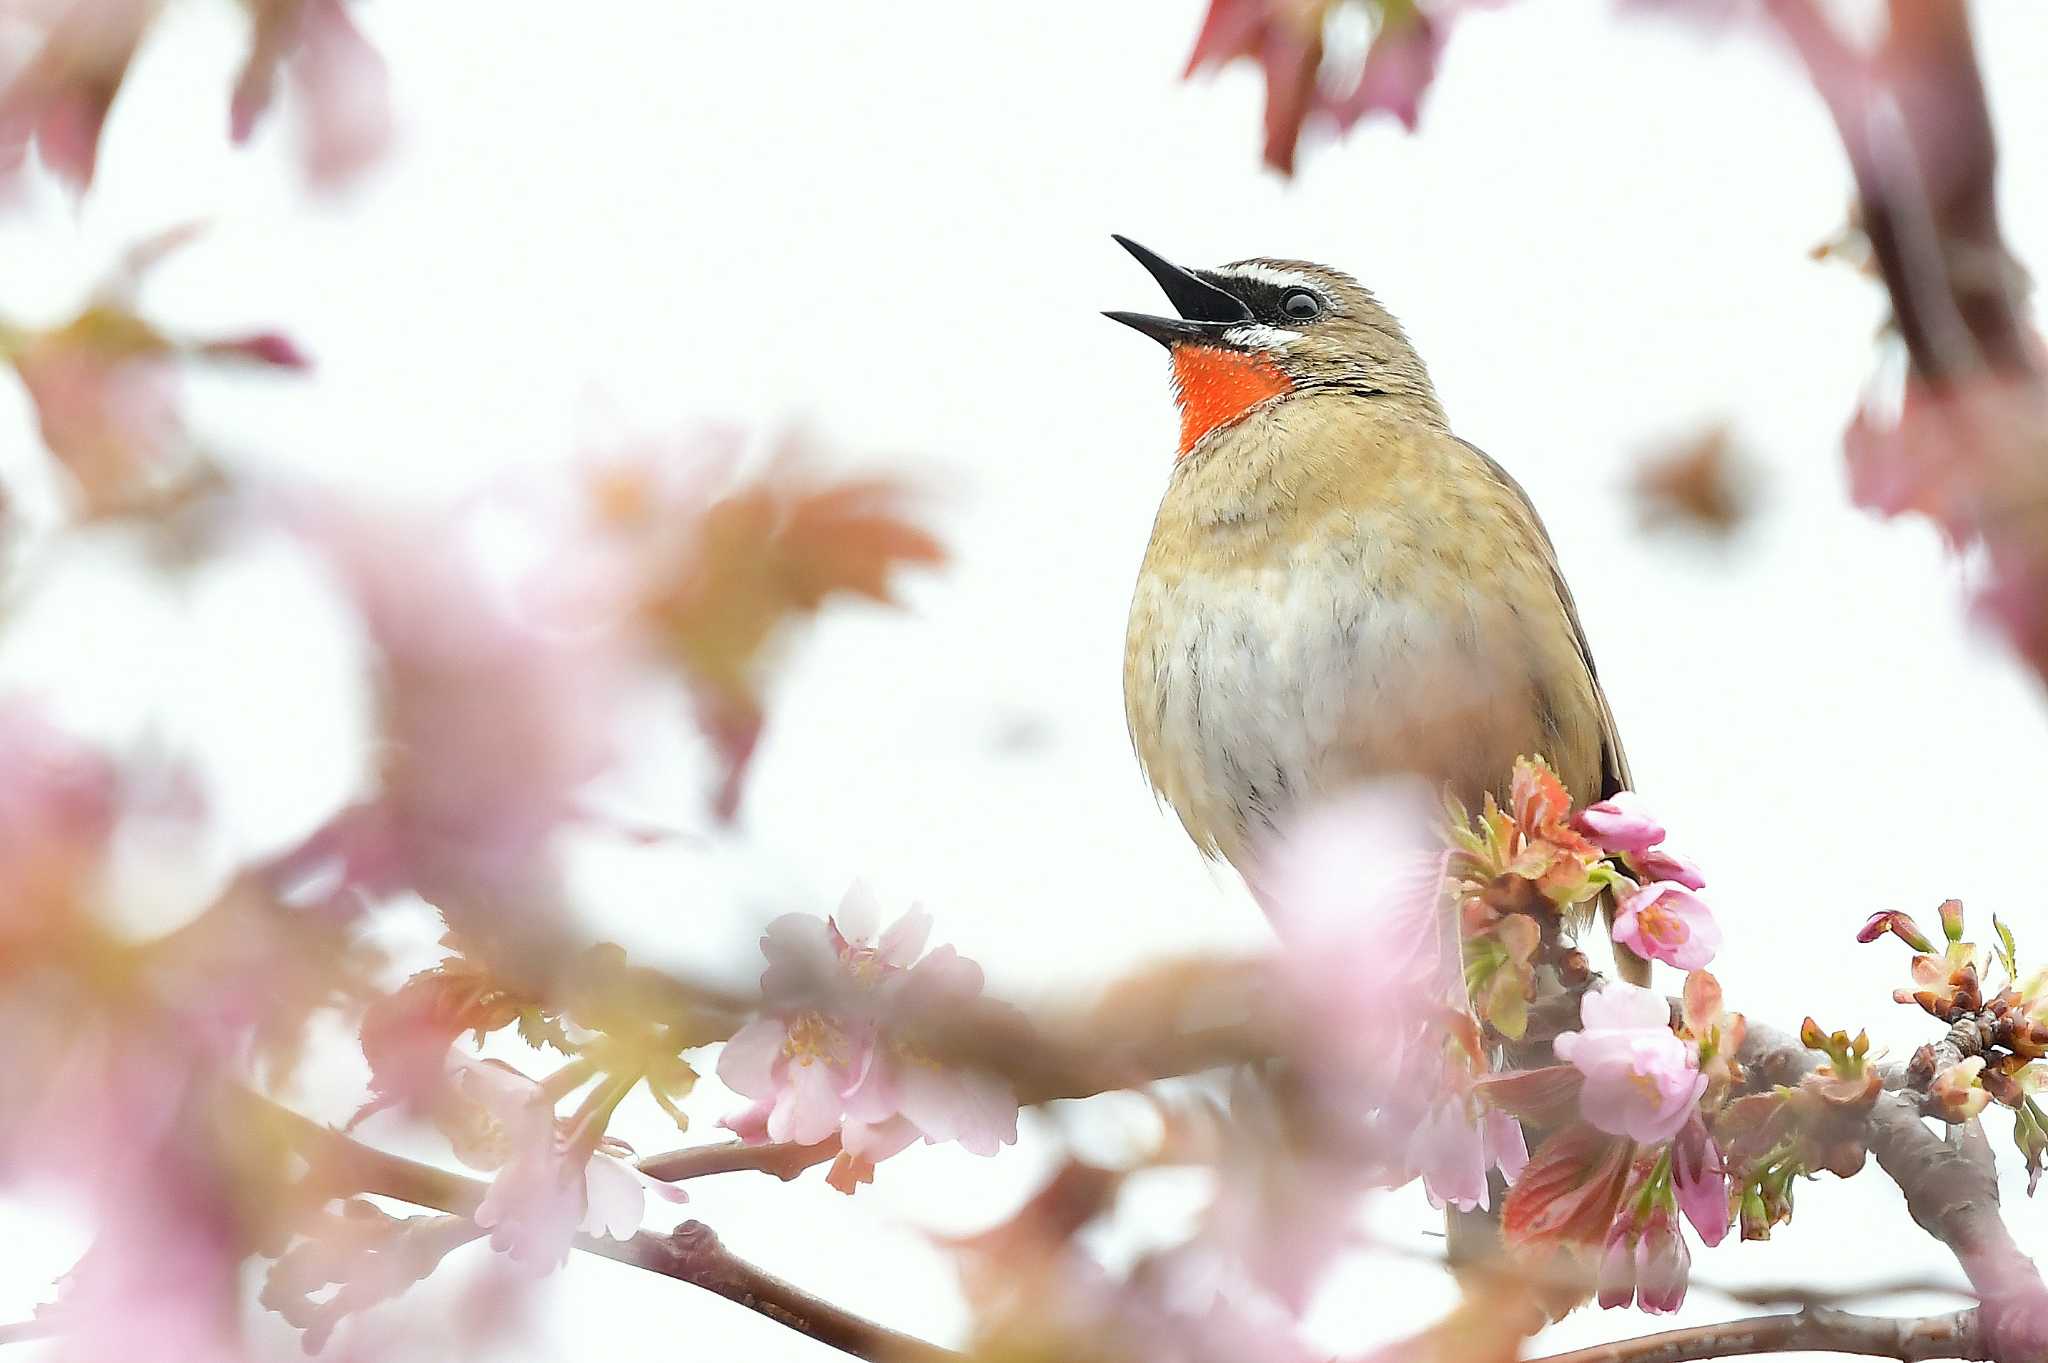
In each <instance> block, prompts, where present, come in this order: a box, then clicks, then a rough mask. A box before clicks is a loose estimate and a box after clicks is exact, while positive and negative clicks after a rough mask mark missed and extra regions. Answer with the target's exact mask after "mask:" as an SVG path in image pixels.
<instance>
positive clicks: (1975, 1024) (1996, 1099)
mask: <svg viewBox="0 0 2048 1363" xmlns="http://www.w3.org/2000/svg"><path fill="white" fill-rule="evenodd" d="M1940 918H1941V932H1942V937H1943V939H1944V945H1943V946H1942V947H1941V949H1940V951H1939V954H1937V952H1936V948H1935V945H1934V943H1933V941H1932V939H1930V938H1929V937H1928V935H1927V934H1926V933H1925V932H1923V931H1922V930H1921V928H1920V925H1919V924H1918V923H1916V922H1914V921H1913V919H1912V918H1911V917H1909V916H1908V915H1906V914H1904V913H1899V912H1896V911H1892V912H1886V913H1878V914H1872V915H1871V917H1870V921H1869V922H1867V923H1865V924H1864V925H1863V928H1862V930H1861V931H1860V932H1858V933H1857V940H1858V941H1863V942H1874V941H1876V940H1877V939H1878V938H1879V937H1884V936H1892V937H1897V938H1898V939H1899V940H1901V941H1903V942H1905V943H1906V944H1907V945H1908V946H1910V947H1912V948H1913V950H1914V952H1915V953H1916V954H1915V955H1914V957H1913V964H1912V971H1913V986H1914V987H1913V988H1911V989H1901V990H1898V991H1896V992H1895V993H1894V994H1893V997H1894V998H1895V999H1897V1000H1898V1001H1899V1002H1900V1003H1906V1004H1913V1005H1915V1006H1917V1007H1919V1008H1920V1009H1921V1010H1922V1011H1924V1012H1926V1013H1927V1014H1928V1015H1929V1016H1931V1017H1933V1018H1935V1019H1937V1020H1938V1021H1941V1022H1943V1023H1946V1024H1947V1025H1948V1034H1947V1036H1945V1037H1944V1038H1943V1039H1942V1041H1941V1043H1940V1044H1939V1045H1929V1046H1922V1047H1921V1048H1920V1049H1919V1050H1918V1051H1917V1052H1915V1053H1914V1056H1913V1060H1912V1063H1911V1065H1910V1066H1909V1067H1908V1069H1907V1074H1908V1076H1909V1078H1910V1079H1911V1080H1912V1082H1913V1084H1914V1086H1915V1087H1916V1088H1918V1089H1920V1090H1921V1091H1922V1092H1924V1093H1925V1095H1926V1102H1925V1110H1926V1112H1927V1113H1928V1115H1930V1116H1935V1117H1940V1118H1941V1119H1943V1120H1944V1121H1948V1122H1966V1121H1969V1120H1971V1119H1972V1118H1974V1117H1976V1116H1977V1115H1978V1114H1980V1113H1981V1112H1983V1111H1984V1109H1985V1108H1987V1107H1989V1106H1990V1105H1991V1104H1993V1103H1997V1104H1999V1105H2001V1106H2004V1107H2007V1108H2010V1109H2012V1111H2013V1113H2014V1114H2015V1121H2014V1126H2013V1140H2014V1143H2015V1144H2016V1145H2017V1146H2018V1147H2019V1150H2020V1154H2021V1156H2022V1157H2023V1158H2024V1159H2025V1160H2026V1164H2027V1190H2028V1191H2029V1192H2032V1191H2033V1190H2034V1188H2035V1186H2036V1185H2038V1183H2039V1182H2040V1178H2041V1170H2042V1166H2043V1164H2044V1162H2048V1111H2044V1109H2043V1107H2042V1104H2041V1094H2042V1093H2043V1092H2048V1061H2044V1057H2048V968H2044V969H2040V970H2036V971H2035V972H2034V973H2033V974H2032V975H2030V976H2027V977H2025V978H2022V977H2021V975H2020V970H2019V953H2018V949H2017V947H2016V945H2015V944H2014V942H2013V936H2012V931H2011V930H2010V929H2009V928H2007V927H2006V926H2005V924H2003V923H2001V922H1999V921H1998V920H1997V919H1996V918H1993V919H1992V930H1993V936H1994V938H1995V941H1994V944H1993V945H1992V947H1991V948H1990V949H1989V950H1988V951H1987V950H1986V949H1985V948H1983V947H1980V946H1978V945H1976V944H1974V943H1972V942H1968V941H1965V940H1964V938H1963V931H1964V928H1963V906H1962V902H1961V901H1960V900H1955V899H1951V900H1948V901H1947V902H1946V903H1944V904H1943V905H1942V906H1941V909H1940ZM1994 966H1995V967H1996V968H1997V969H1998V970H1999V971H2000V972H2001V973H2002V974H2003V976H2004V984H2003V986H2002V987H2001V988H2000V989H1999V990H1998V991H1997V992H1996V993H1994V994H1990V995H1988V996H1987V994H1986V989H1985V982H1984V981H1985V976H1986V975H1987V974H1988V973H1990V971H1991V970H1992V968H1993V967H1994Z"/></svg>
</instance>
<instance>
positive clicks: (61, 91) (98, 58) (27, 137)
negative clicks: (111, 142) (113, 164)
mask: <svg viewBox="0 0 2048 1363" xmlns="http://www.w3.org/2000/svg"><path fill="white" fill-rule="evenodd" d="M15 9H18V10H19V11H20V12H21V17H23V18H28V19H30V20H31V21H32V22H33V21H34V20H36V19H40V20H41V29H40V32H39V33H38V34H37V39H39V41H37V42H36V43H35V46H34V51H33V55H31V56H30V57H29V58H28V59H27V60H26V61H25V62H24V63H22V65H20V66H19V67H16V68H13V69H11V70H9V69H6V68H0V183H4V182H5V181H6V180H7V179H8V178H9V177H10V176H12V175H14V174H15V173H17V172H18V171H19V170H20V168H21V165H22V163H23V161H24V160H25V158H26V157H27V154H28V148H29V146H30V144H31V143H33V144H34V145H35V147H36V148H37V149H38V150H39V151H40V152H41V153H42V158H43V164H44V165H45V166H46V167H48V168H49V170H50V173H51V174H53V175H55V176H56V177H57V178H58V179H59V180H61V181H63V182H64V184H65V185H66V186H68V187H69V188H71V189H73V190H76V191H83V190H84V189H85V188H87V187H88V186H89V185H91V183H92V177H93V170H94V168H95V167H96V165H97V164H98V161H99V145H100V131H101V129H102V128H103V127H104V126H105V124H106V120H107V110H108V108H109V107H111V106H112V104H113V102H114V95H115V93H116V92H117V91H119V89H120V88H121V82H122V80H123V79H125V78H126V76H127V74H128V64H129V63H130V62H131V61H133V60H134V57H135V49H136V47H137V45H138V44H139V43H140V42H141V41H142V35H143V31H144V30H145V29H147V28H148V27H149V24H150V21H151V20H152V19H154V18H155V17H156V9H157V6H156V4H155V3H153V0H57V3H51V4H44V5H40V6H36V7H34V8H33V9H32V8H31V7H29V6H18V7H13V8H11V9H10V17H13V14H14V11H15ZM38 11H40V13H38Z"/></svg>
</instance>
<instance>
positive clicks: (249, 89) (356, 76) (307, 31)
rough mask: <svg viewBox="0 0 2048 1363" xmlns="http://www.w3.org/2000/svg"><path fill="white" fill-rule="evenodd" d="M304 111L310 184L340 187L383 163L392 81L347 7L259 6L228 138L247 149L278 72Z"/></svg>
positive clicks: (274, 1)
mask: <svg viewBox="0 0 2048 1363" xmlns="http://www.w3.org/2000/svg"><path fill="white" fill-rule="evenodd" d="M280 70H282V71H283V72H284V74H285V76H286V78H287V80H288V81H289V82H290V84H291V92H292V97H293V99H294V101H295V103H296V104H297V112H298V115H299V133H300V138H299V140H300V147H301V155H302V157H303V160H304V163H305V167H306V175H307V178H308V179H310V180H311V181H312V182H313V183H314V184H316V185H321V186H333V185H337V184H340V183H342V182H343V181H346V180H348V179H351V178H353V177H354V176H356V175H357V174H359V173H360V172H362V171H363V170H364V169H365V168H366V167H368V166H369V165H370V164H371V163H373V162H374V161H376V160H377V158H378V157H380V156H381V155H383V153H384V151H385V149H386V147H387V146H388V144H389V143H390V140H391V107H390V90H389V85H390V77H389V75H388V73H387V72H386V71H385V68H384V60H383V58H381V57H379V56H378V55H377V51H376V49H375V48H373V47H371V46H370V44H369V43H368V42H367V41H365V40H364V38H363V35H362V33H361V31H360V30H358V29H357V28H356V26H355V22H354V20H352V19H351V18H350V17H349V12H348V7H347V5H346V4H344V3H343V0H254V3H252V4H251V6H250V40H249V55H248V57H247V58H246V60H245V61H244V62H243V65H242V70H241V74H240V75H239V76H237V77H236V80H235V90H234V98H233V101H232V103H231V105H230V108H229V119H228V123H229V133H230V134H231V136H232V137H233V138H234V140H235V141H236V142H243V141H247V140H248V137H249V134H250V133H251V132H252V131H254V129H255V126H256V122H257V120H258V119H259V118H260V117H261V116H262V115H263V113H264V112H265V110H266V109H267V108H268V107H269V105H270V103H271V102H272V99H273V96H274V93H275V89H276V84H277V76H278V73H279V71H280Z"/></svg>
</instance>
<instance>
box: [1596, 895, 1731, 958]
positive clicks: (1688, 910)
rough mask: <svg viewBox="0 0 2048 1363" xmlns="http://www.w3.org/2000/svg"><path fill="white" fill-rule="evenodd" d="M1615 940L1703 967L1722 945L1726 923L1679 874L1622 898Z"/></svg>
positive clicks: (1644, 954)
mask: <svg viewBox="0 0 2048 1363" xmlns="http://www.w3.org/2000/svg"><path fill="white" fill-rule="evenodd" d="M1614 940H1615V941H1617V942H1619V943H1621V944H1622V945H1623V946H1625V947H1627V948H1628V949H1629V950H1631V951H1633V952H1635V953H1636V954H1637V955H1638V956H1642V957H1645V958H1647V959H1650V960H1657V961H1663V962H1665V963H1666V964H1668V965H1674V966H1676V967H1678V968H1679V969H1680V970H1688V971H1690V970H1698V969H1699V968H1700V967H1702V966H1704V965H1706V964H1708V963H1709V962H1710V961H1712V960H1713V959H1714V953H1715V952H1716V951H1718V950H1719V949H1720V946H1721V925H1720V924H1719V923H1717V922H1715V921H1714V914H1713V911H1712V910H1711V909H1709V908H1708V907H1707V905H1706V901H1705V900H1703V899H1701V898H1700V897H1699V896H1698V895H1696V894H1694V893H1693V892H1692V891H1691V890H1690V889H1688V888H1686V886H1684V885H1683V884H1681V883H1679V882H1678V881H1675V880H1658V881H1652V882H1651V883H1650V884H1648V885H1645V886H1643V887H1642V888H1641V889H1639V890H1637V891H1635V892H1634V893H1633V894H1630V895H1628V896H1627V897H1626V898H1624V899H1623V900H1622V901H1621V910H1620V912H1618V913H1617V914H1616V915H1615V917H1614Z"/></svg>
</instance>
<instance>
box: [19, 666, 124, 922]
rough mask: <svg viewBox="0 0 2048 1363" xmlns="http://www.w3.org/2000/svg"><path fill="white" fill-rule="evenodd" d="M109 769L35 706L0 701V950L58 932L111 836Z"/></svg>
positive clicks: (112, 799) (112, 811)
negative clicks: (41, 935)
mask: <svg viewBox="0 0 2048 1363" xmlns="http://www.w3.org/2000/svg"><path fill="white" fill-rule="evenodd" d="M116 794H117V783H116V778H115V772H114V768H113V765H112V764H111V763H109V762H108V761H107V760H106V759H105V758H104V757H102V756H101V755H100V754H98V753H97V752H94V751H93V750H92V749H90V748H88V747H86V746H85V745H84V744H82V743H79V742H77V741H76V740H74V739H71V738H69V737H67V736H66V735H64V734H63V733H62V732H61V731H59V730H58V729H56V728H55V727H54V726H52V725H51V724H50V723H49V721H48V720H46V719H45V718H44V717H43V714H42V712H41V710H40V709H39V707H37V706H36V705H34V704H33V703H31V702H29V701H27V700H24V699H22V698H19V697H9V698H5V699H0V944H8V945H11V944H13V943H14V942H16V941H17V940H18V939H22V938H27V937H31V936H34V935H37V934H38V933H40V932H43V931H45V930H48V929H49V928H51V927H53V926H56V925H57V923H58V921H59V920H61V919H62V918H64V917H65V916H67V915H68V914H69V912H70V911H71V910H72V908H73V907H74V906H75V905H76V903H77V899H78V896H79V893H80V891H81V890H82V888H83V887H84V885H85V883H86V880H87V877H89V876H90V875H92V874H93V873H94V872H95V871H96V869H97V868H98V866H99V864H100V859H101V857H102V855H103V854H104V852H105V849H106V842H107V838H108V837H109V835H110V834H111V833H112V832H113V827H114V816H115V802H116Z"/></svg>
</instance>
